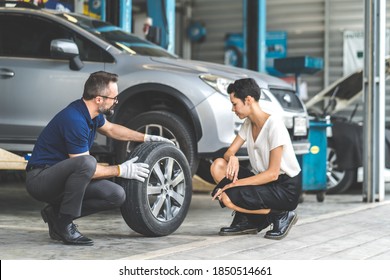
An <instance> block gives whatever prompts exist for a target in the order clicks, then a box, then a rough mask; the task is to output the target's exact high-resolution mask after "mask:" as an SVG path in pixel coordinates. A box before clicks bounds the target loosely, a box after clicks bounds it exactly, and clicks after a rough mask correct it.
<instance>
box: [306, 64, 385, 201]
mask: <svg viewBox="0 0 390 280" xmlns="http://www.w3.org/2000/svg"><path fill="white" fill-rule="evenodd" d="M386 65H387V67H386V68H387V69H386V73H387V74H389V69H390V67H389V66H390V60H389V59H387V60H386ZM362 89H363V71H362V70H359V71H356V72H355V73H352V74H350V75H348V76H345V77H342V78H340V79H339V80H337V81H335V82H334V83H333V84H331V85H330V86H328V87H326V88H325V89H324V90H322V91H321V92H319V93H318V94H316V95H315V96H314V97H313V98H311V99H310V100H309V101H307V102H306V107H307V110H308V112H309V115H311V116H312V117H314V118H319V119H322V120H324V119H325V118H327V117H328V118H329V119H330V123H331V124H332V125H331V126H330V127H328V128H327V129H328V134H327V135H328V138H327V140H328V141H327V142H328V148H327V193H329V194H336V193H343V192H345V191H347V190H348V189H349V188H350V187H351V186H353V185H354V184H356V183H362V182H363V179H364V178H363V119H360V120H359V121H356V120H355V119H354V116H355V113H356V111H357V109H358V106H362V100H363V99H362V95H363V91H362ZM348 107H350V108H351V107H352V108H354V110H353V111H352V113H351V115H350V116H345V114H344V115H342V114H337V113H340V112H342V111H343V110H345V109H346V108H348ZM385 136H386V137H385V139H384V141H385V167H386V169H385V172H384V174H385V181H387V182H388V181H390V126H389V125H387V126H386V130H385Z"/></svg>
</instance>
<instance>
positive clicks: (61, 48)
mask: <svg viewBox="0 0 390 280" xmlns="http://www.w3.org/2000/svg"><path fill="white" fill-rule="evenodd" d="M50 53H51V56H52V57H54V58H62V59H69V68H70V69H72V70H80V69H81V68H83V67H84V64H83V62H82V61H81V59H80V55H79V49H78V47H77V45H76V44H75V42H73V41H72V40H68V39H56V40H53V41H51V43H50Z"/></svg>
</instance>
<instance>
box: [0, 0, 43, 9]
mask: <svg viewBox="0 0 390 280" xmlns="http://www.w3.org/2000/svg"><path fill="white" fill-rule="evenodd" d="M0 7H12V8H29V9H35V10H39V9H40V8H39V7H38V6H36V5H34V4H33V3H31V2H24V1H0Z"/></svg>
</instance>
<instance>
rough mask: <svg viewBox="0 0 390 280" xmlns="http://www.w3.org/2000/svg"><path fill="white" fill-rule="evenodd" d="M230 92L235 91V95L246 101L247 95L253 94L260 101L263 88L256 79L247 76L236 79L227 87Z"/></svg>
mask: <svg viewBox="0 0 390 280" xmlns="http://www.w3.org/2000/svg"><path fill="white" fill-rule="evenodd" d="M227 92H228V93H229V94H231V93H234V97H236V98H239V99H241V100H242V101H243V102H245V98H246V97H247V96H252V97H253V98H254V99H255V100H256V101H259V99H260V95H261V90H260V87H259V85H258V84H257V83H256V81H255V80H254V79H252V78H245V79H239V80H236V81H235V82H234V83H233V84H230V85H229V86H228V88H227Z"/></svg>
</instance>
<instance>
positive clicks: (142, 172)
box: [118, 157, 149, 182]
mask: <svg viewBox="0 0 390 280" xmlns="http://www.w3.org/2000/svg"><path fill="white" fill-rule="evenodd" d="M137 159H138V157H135V158H132V159H130V160H128V161H125V162H124V163H122V164H120V165H118V168H119V175H118V177H122V178H126V179H136V180H138V181H140V182H144V181H145V178H147V177H148V175H149V169H148V168H149V164H147V163H142V162H138V163H135V162H136V161H137Z"/></svg>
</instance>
